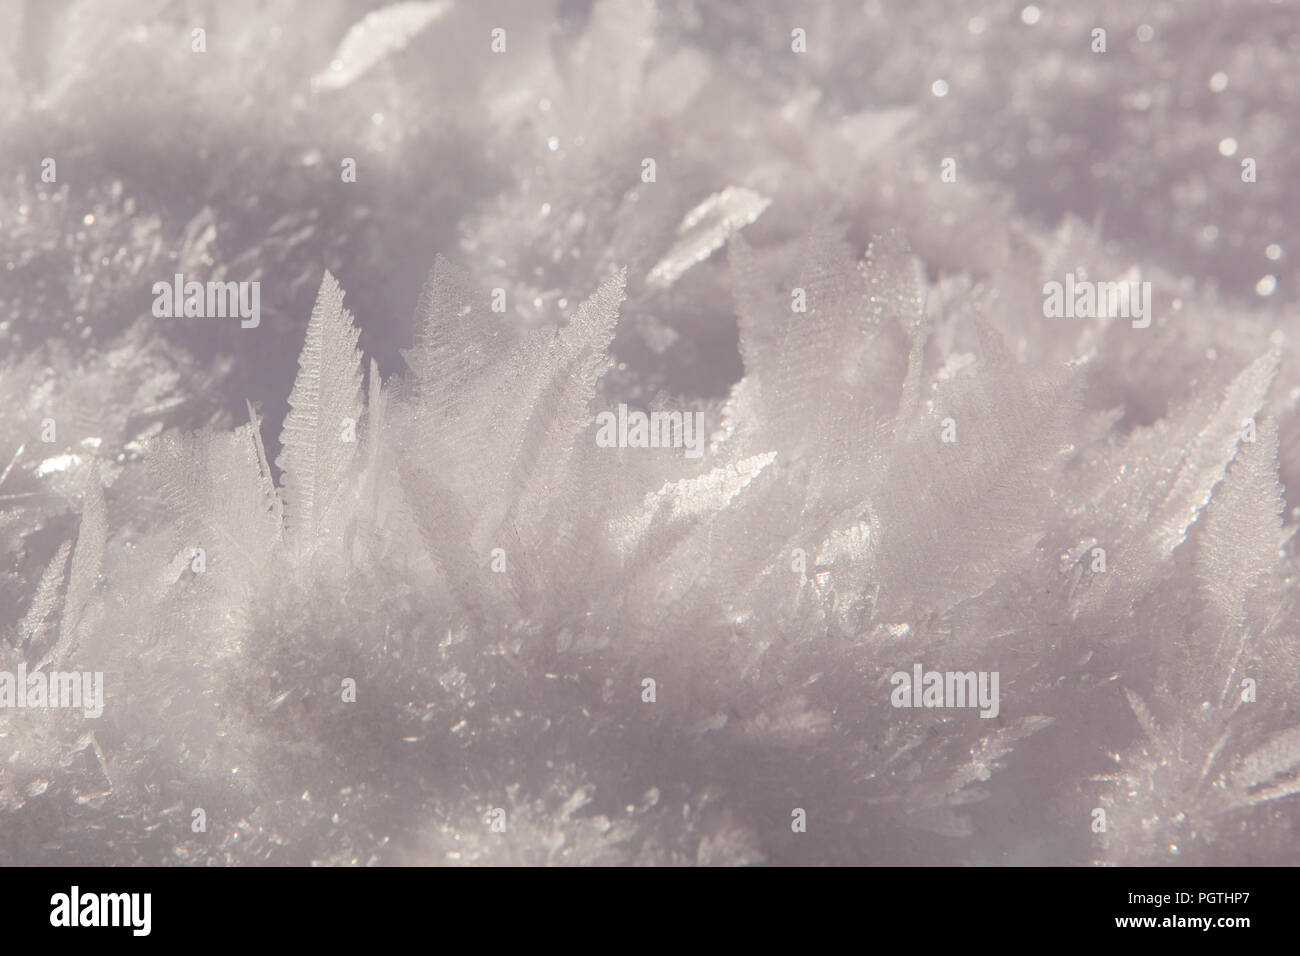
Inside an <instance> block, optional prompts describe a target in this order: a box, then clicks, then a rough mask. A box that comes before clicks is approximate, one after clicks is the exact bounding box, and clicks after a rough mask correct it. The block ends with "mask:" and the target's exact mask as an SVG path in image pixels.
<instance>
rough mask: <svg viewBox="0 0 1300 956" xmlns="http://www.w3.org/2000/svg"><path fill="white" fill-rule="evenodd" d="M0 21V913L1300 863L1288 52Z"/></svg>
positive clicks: (1049, 33) (1071, 22)
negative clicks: (553, 881)
mask: <svg viewBox="0 0 1300 956" xmlns="http://www.w3.org/2000/svg"><path fill="white" fill-rule="evenodd" d="M0 18H2V20H3V22H0V158H2V159H3V161H4V163H3V168H4V171H5V178H4V182H3V196H2V197H0V203H2V205H0V348H2V349H3V353H2V354H0V361H2V363H3V364H0V407H3V413H2V414H0V509H3V510H2V512H0V548H2V549H3V555H4V561H3V578H0V627H3V631H0V674H12V675H17V674H19V673H20V672H21V673H23V674H26V675H28V676H29V680H36V682H37V683H40V682H41V680H42V679H43V678H42V677H40V676H39V675H49V674H52V673H56V672H61V673H74V674H80V673H87V674H89V673H95V674H100V675H102V687H103V712H102V714H101V715H99V716H90V715H89V714H87V713H86V712H84V709H77V708H67V707H54V706H16V705H15V704H14V703H10V704H8V705H7V706H4V707H0V861H3V862H6V863H24V864H38V863H55V862H62V863H72V862H76V863H93V864H131V863H155V864H156V863H173V864H213V863H218V864H222V863H231V864H258V863H266V864H277V863H296V864H305V863H321V864H336V865H338V864H399V863H400V864H412V863H413V864H759V863H767V864H848V863H857V864H864V863H865V864H876V863H895V864H896V863H930V864H935V863H941V864H1005V863H1022V864H1024V863H1031V864H1038V863H1070V864H1091V863H1102V864H1134V863H1162V864H1163V863H1169V864H1182V863H1232V864H1237V863H1296V862H1300V850H1298V849H1297V848H1298V847H1300V839H1298V837H1297V834H1296V829H1295V828H1296V825H1297V823H1300V800H1297V799H1296V797H1297V795H1300V715H1297V714H1296V713H1295V706H1294V705H1295V702H1296V700H1297V692H1298V691H1300V653H1298V652H1300V644H1298V643H1297V640H1298V639H1297V626H1298V625H1300V609H1298V608H1297V593H1298V592H1297V580H1296V574H1297V566H1296V562H1297V553H1296V544H1295V539H1294V533H1295V530H1296V527H1297V518H1298V517H1300V509H1298V508H1297V507H1296V504H1295V503H1294V502H1293V501H1292V500H1290V498H1289V493H1288V490H1287V489H1288V488H1295V487H1300V457H1298V456H1297V432H1298V430H1300V352H1298V351H1297V342H1298V341H1300V337H1298V336H1300V328H1297V322H1296V318H1295V304H1296V286H1295V278H1296V274H1295V271H1294V268H1293V267H1292V266H1291V265H1290V263H1289V261H1288V259H1289V257H1291V256H1293V255H1294V254H1295V252H1296V251H1297V250H1300V235H1296V234H1295V232H1296V227H1295V225H1294V224H1295V223H1296V222H1297V221H1298V220H1297V213H1298V212H1300V210H1298V209H1297V208H1296V204H1297V200H1296V198H1295V192H1294V190H1291V189H1289V188H1288V184H1294V183H1295V182H1296V181H1297V179H1300V160H1298V159H1297V157H1296V156H1295V153H1294V151H1293V150H1290V149H1287V148H1286V146H1287V142H1286V127H1285V118H1287V117H1289V118H1291V119H1294V117H1295V115H1297V113H1296V110H1297V108H1298V107H1300V86H1297V84H1296V82H1295V60H1296V55H1297V50H1298V49H1300V15H1297V9H1296V8H1295V7H1294V6H1293V5H1288V4H1278V3H1269V2H1264V0H1258V2H1256V0H1240V2H1236V3H1231V4H1220V3H1217V2H1210V0H1205V2H1201V0H1191V2H1186V3H1180V4H1142V3H1137V4H1133V3H1110V2H1101V0H1089V2H1081V3H1077V4H1069V5H1064V4H1063V5H1059V6H1057V5H1051V4H1044V5H1043V6H1042V9H1040V8H1039V7H1038V6H1029V7H1025V6H1023V5H1022V4H1020V3H1002V2H991V3H969V4H967V3H962V4H953V3H950V2H946V0H945V2H939V0H919V2H910V3H899V4H893V3H880V2H874V0H868V2H838V0H826V2H809V3H805V4H791V5H789V6H788V8H787V5H784V4H780V5H778V4H773V5H766V4H758V5H753V4H747V3H740V2H737V3H716V4H715V3H707V4H706V3H697V2H694V0H663V2H661V3H659V4H657V5H656V4H652V3H649V2H643V0H595V2H590V3H587V2H573V3H567V2H566V3H557V4H548V3H522V2H521V3H498V2H492V3H469V2H461V0H454V2H453V0H440V2H403V3H395V4H391V5H387V6H385V5H382V4H370V3H351V2H341V0H340V2H321V3H307V2H285V3H275V4H261V3H254V2H251V0H223V2H220V3H217V2H198V3H191V4H185V5H169V4H164V3H157V2H150V0H111V2H106V0H95V2H89V0H72V2H68V3H63V4H58V5H44V4H38V3H31V4H21V3H19V4H7V5H4V6H0ZM1229 27H1230V28H1231V29H1229ZM1098 28H1100V29H1103V30H1104V31H1105V36H1106V40H1105V41H1104V42H1103V47H1104V49H1103V50H1097V49H1096V48H1095V47H1096V34H1095V32H1094V31H1095V30H1096V29H1098ZM196 31H197V32H196ZM1246 158H1249V159H1251V160H1252V161H1253V162H1254V163H1255V164H1256V166H1257V170H1258V173H1257V176H1255V177H1253V178H1251V179H1246V178H1245V177H1244V176H1243V169H1244V166H1243V164H1242V162H1241V161H1242V160H1243V159H1246ZM46 160H53V163H54V165H53V166H51V165H50V164H49V163H47V162H46ZM349 163H350V164H351V166H350V167H349ZM47 169H50V170H54V169H57V172H56V173H55V174H54V175H53V176H49V175H47V174H46V170H47ZM349 169H350V170H351V175H350V176H349V175H348V172H349ZM341 171H342V174H341ZM176 274H181V275H184V276H185V277H186V279H191V278H193V279H197V280H199V281H201V282H253V281H256V282H259V283H260V287H261V302H262V307H261V309H262V316H261V322H260V324H259V325H257V326H256V327H253V328H245V327H241V323H240V322H239V321H238V320H237V319H235V320H231V319H229V318H196V317H185V316H183V315H179V314H178V315H177V317H175V318H159V317H157V316H156V315H155V314H153V313H151V309H150V303H151V301H152V296H153V293H151V291H150V290H151V288H152V287H153V285H154V283H155V282H162V283H164V284H167V283H170V282H171V281H172V278H173V276H174V275H176ZM426 274H427V278H425V276H426ZM1067 276H1069V277H1070V281H1074V280H1078V281H1079V282H1098V283H1110V282H1114V283H1124V284H1126V286H1127V284H1128V283H1134V286H1133V287H1134V288H1135V289H1136V288H1140V287H1141V284H1142V283H1149V284H1150V285H1149V289H1150V296H1149V299H1148V300H1147V301H1146V303H1145V309H1146V310H1147V319H1146V320H1144V321H1139V320H1137V319H1134V320H1132V321H1131V320H1130V317H1129V316H1128V315H1127V314H1120V313H1119V312H1118V311H1117V310H1115V309H1109V308H1103V309H1100V310H1094V314H1093V315H1092V316H1091V317H1077V318H1051V317H1048V316H1047V315H1046V312H1047V310H1045V306H1044V294H1045V293H1044V290H1045V284H1047V283H1051V282H1062V281H1065V279H1066V277H1067ZM336 277H337V278H336ZM345 290H346V293H347V294H346V305H345ZM412 315H413V316H414V317H413V320H412ZM295 357H296V359H297V362H296V365H295V364H294V358H295ZM286 403H287V404H286ZM603 413H608V415H609V418H607V419H604V420H605V421H607V422H608V421H614V420H615V419H617V420H618V421H619V424H618V426H617V431H618V432H619V435H618V439H619V440H618V441H615V442H609V441H599V440H598V430H599V428H600V427H601V426H600V425H598V422H600V421H601V420H602V414H603ZM638 416H640V417H639V418H638ZM647 420H648V421H649V422H650V423H651V426H650V427H651V431H652V432H653V433H654V435H655V437H657V438H663V439H664V441H661V442H653V444H659V445H668V446H669V447H647V446H648V445H649V444H651V443H650V442H647V441H645V440H642V441H638V440H637V437H636V428H637V425H636V424H635V423H636V422H642V424H644V422H645V421H647ZM696 421H700V422H703V424H704V433H703V434H702V435H700V436H699V438H700V446H699V454H698V455H689V454H685V453H684V451H685V449H683V448H682V447H674V445H678V446H680V444H681V443H680V442H679V441H675V440H676V439H680V438H681V437H682V436H683V434H684V433H685V432H686V430H687V429H688V428H689V427H690V424H691V423H692V422H696ZM629 423H631V424H629ZM665 423H666V424H665ZM657 426H662V428H658V430H656V429H657ZM642 437H643V438H644V433H643V434H642ZM611 445H613V447H610V446H611ZM930 672H936V673H938V674H939V675H941V676H942V675H945V674H954V673H955V674H959V675H962V674H968V673H969V674H971V675H972V676H974V675H976V674H978V675H979V688H980V693H981V697H982V695H983V693H984V692H985V691H986V690H991V691H992V699H991V700H983V699H982V700H981V703H984V704H986V706H984V707H983V708H979V707H973V706H964V707H962V706H956V707H954V706H944V707H936V706H933V704H935V703H944V702H945V698H944V697H943V693H942V689H938V690H939V696H938V698H937V699H932V698H931V696H930V691H931V690H932V689H936V688H932V687H931V686H930V682H929V680H928V679H924V680H923V681H921V682H918V683H917V685H916V686H915V687H912V686H911V679H912V677H913V675H914V674H915V675H917V676H920V675H922V674H927V673H930ZM33 674H34V675H38V676H37V677H35V678H32V677H31V676H30V675H33ZM986 678H992V682H988V681H986ZM2 679H3V678H2V677H0V680H2ZM900 679H902V680H903V686H901V687H900ZM922 684H924V685H925V686H924V687H923V686H922ZM87 686H89V685H87ZM974 687H975V683H972V684H971V688H972V693H973V692H974ZM947 689H949V690H951V681H950V682H949V687H948V688H947ZM4 694H5V686H4V684H3V683H0V703H5V697H4ZM946 702H947V703H949V704H951V703H952V701H951V699H950V698H948V699H947V700H946ZM967 703H968V704H970V703H973V701H967ZM913 704H919V705H920V706H911V705H913Z"/></svg>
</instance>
